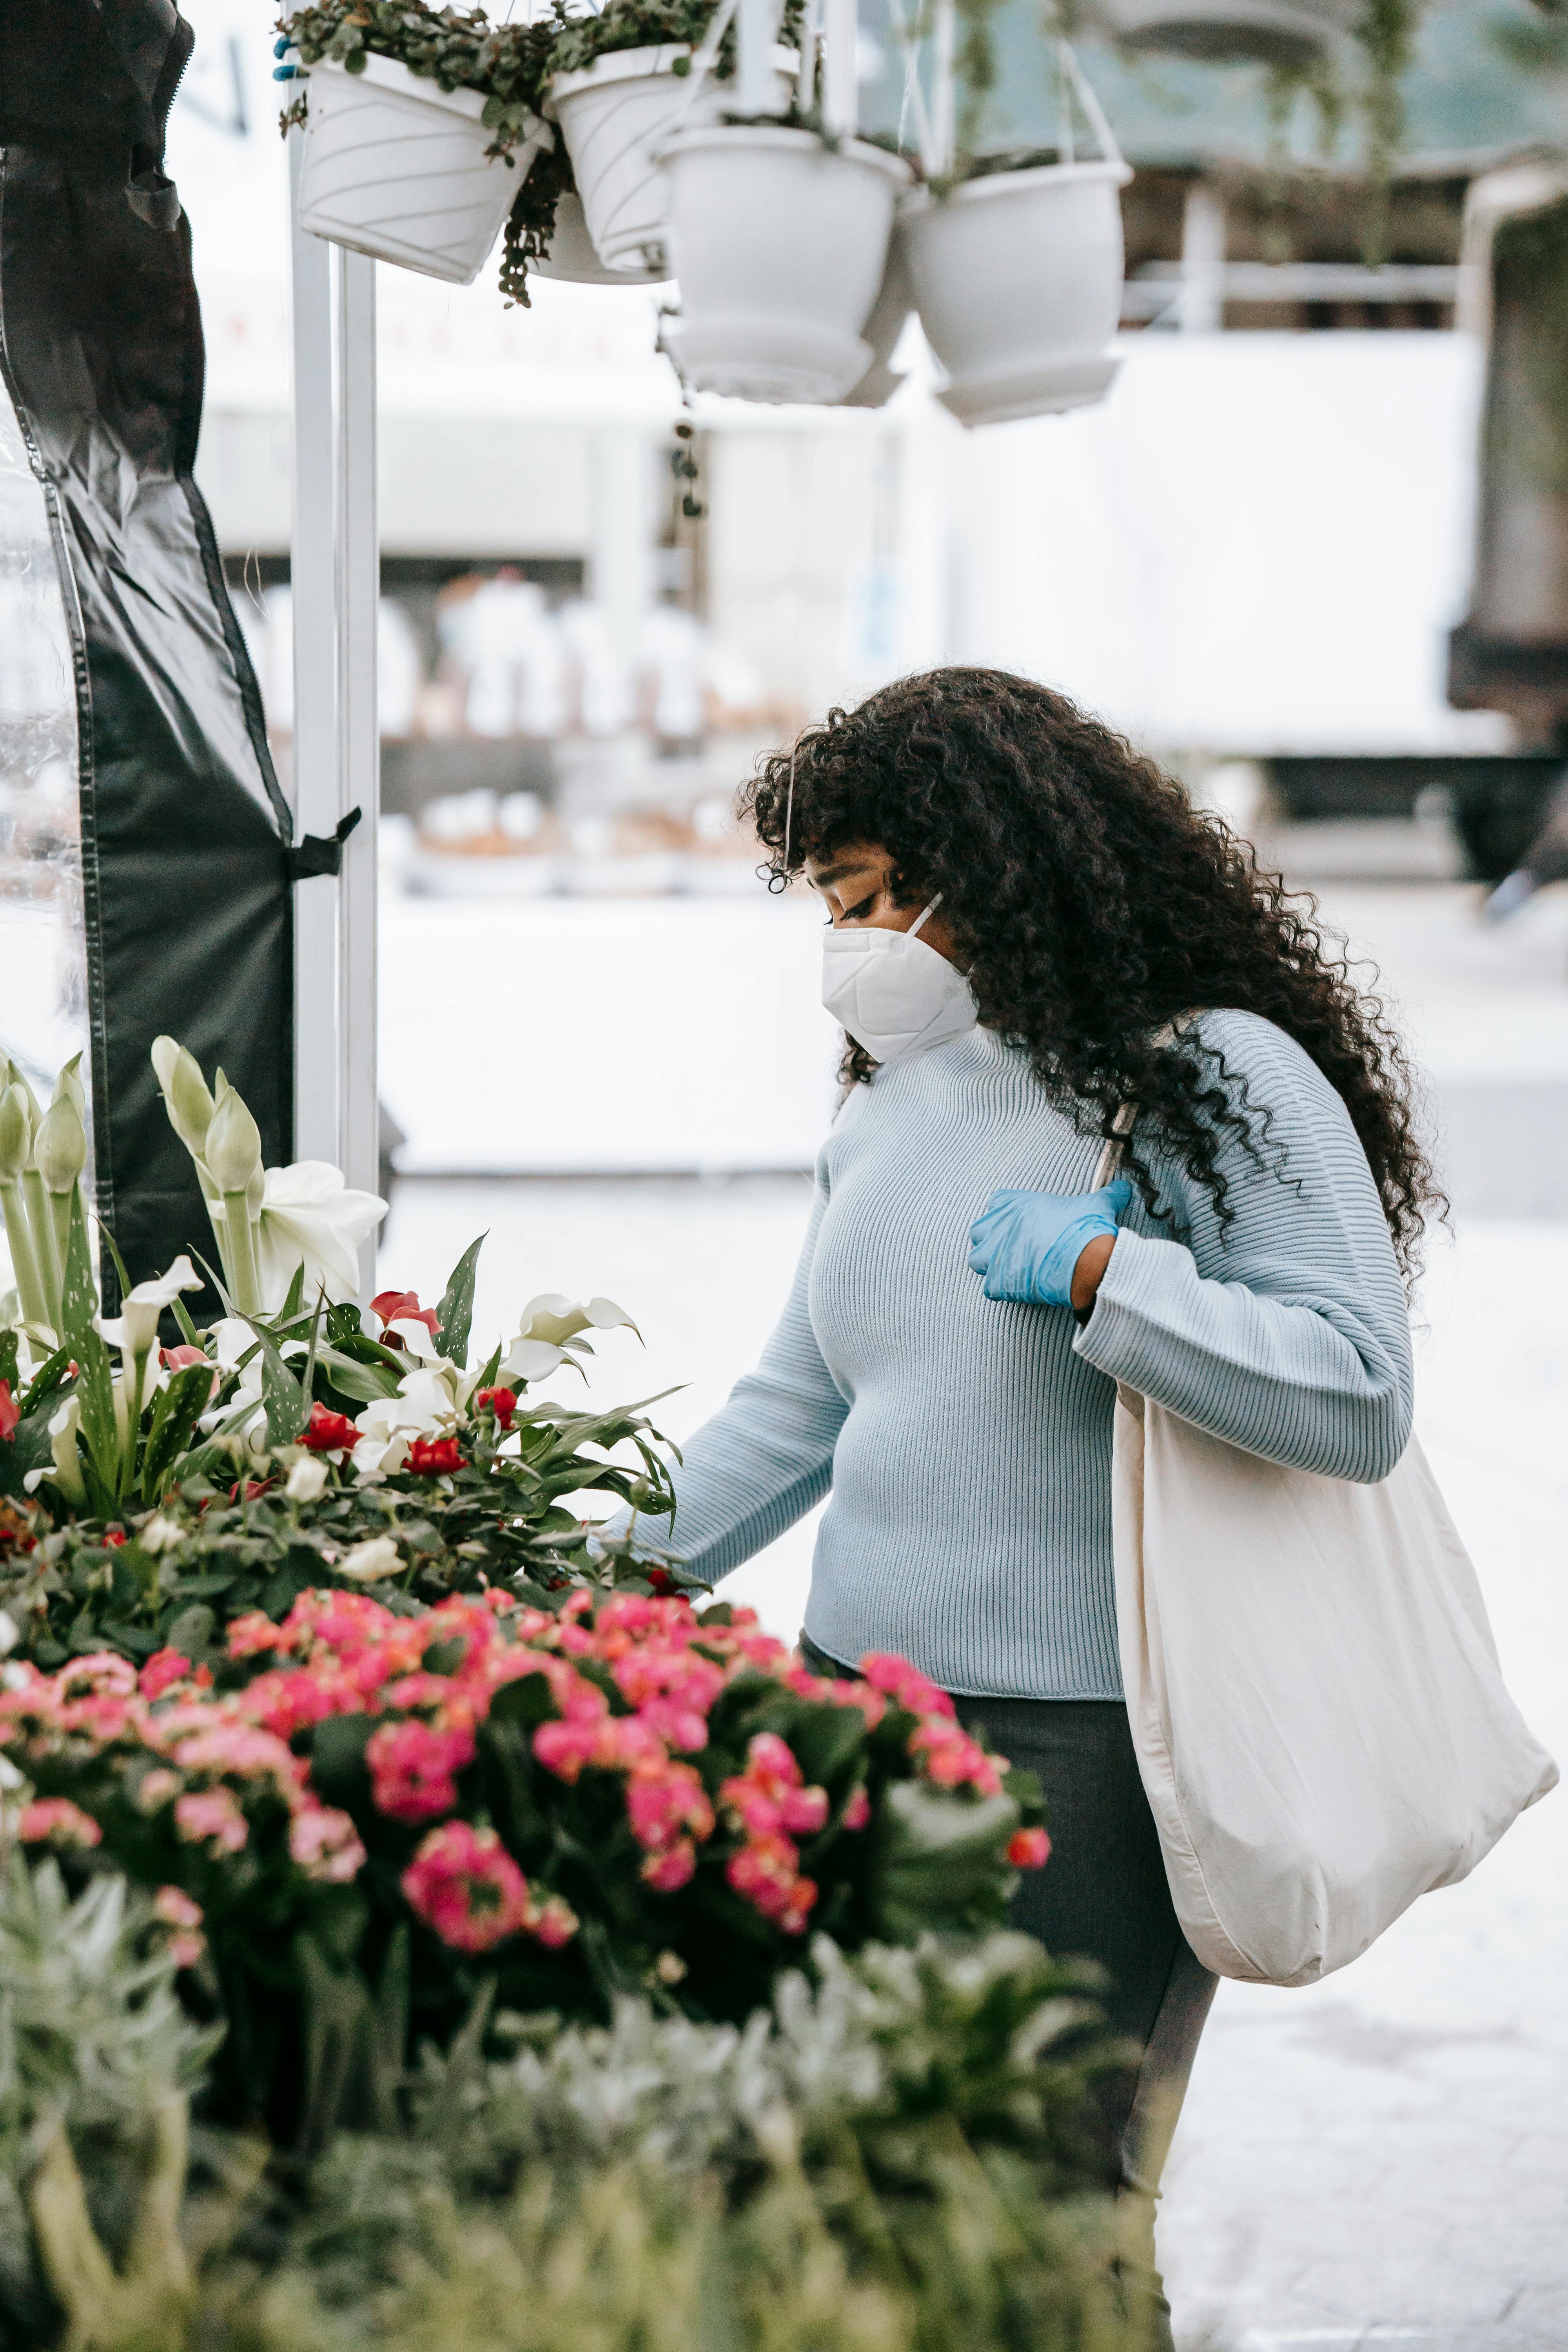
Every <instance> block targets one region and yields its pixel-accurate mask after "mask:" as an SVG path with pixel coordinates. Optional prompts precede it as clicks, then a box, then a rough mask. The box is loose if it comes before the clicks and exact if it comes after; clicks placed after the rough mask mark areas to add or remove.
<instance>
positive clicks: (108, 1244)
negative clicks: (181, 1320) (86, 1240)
mask: <svg viewBox="0 0 1568 2352" xmlns="http://www.w3.org/2000/svg"><path fill="white" fill-rule="evenodd" d="M77 1199H78V1201H80V1199H81V1194H80V1193H78V1194H77ZM98 1230H99V1232H100V1234H102V1236H103V1246H104V1248H105V1249H106V1250H107V1251H108V1252H109V1255H110V1260H111V1262H112V1264H113V1266H114V1271H115V1273H116V1274H117V1275H118V1276H119V1277H120V1296H121V1301H123V1299H124V1297H125V1294H126V1292H127V1291H128V1290H129V1289H130V1287H131V1276H129V1275H128V1274H127V1273H126V1271H125V1260H124V1259H123V1258H122V1257H121V1255H120V1252H119V1250H118V1248H117V1247H116V1246H115V1240H114V1235H113V1234H111V1233H110V1230H109V1227H108V1226H107V1225H106V1224H105V1223H103V1220H102V1219H101V1218H100V1220H99V1225H98Z"/></svg>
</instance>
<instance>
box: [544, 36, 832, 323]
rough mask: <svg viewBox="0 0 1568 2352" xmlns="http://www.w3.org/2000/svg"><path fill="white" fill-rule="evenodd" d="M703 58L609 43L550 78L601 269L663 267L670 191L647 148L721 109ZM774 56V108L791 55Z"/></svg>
mask: <svg viewBox="0 0 1568 2352" xmlns="http://www.w3.org/2000/svg"><path fill="white" fill-rule="evenodd" d="M726 21H727V20H726ZM715 46H716V45H715ZM707 62H708V61H707V59H706V58H704V57H702V55H701V54H700V53H699V54H698V56H697V58H696V60H695V62H694V58H693V52H692V50H691V48H690V47H689V45H688V44H687V43H685V42H666V43H665V44H664V45H663V46H662V47H658V48H647V49H612V50H611V51H610V52H609V53H608V54H607V55H606V56H605V57H601V58H595V60H594V62H593V64H592V65H591V66H584V68H582V70H581V71H580V72H577V73H563V74H556V75H555V76H554V78H553V79H552V82H551V85H550V111H551V112H552V114H553V115H554V116H555V117H556V119H557V121H559V122H560V125H561V135H562V137H563V139H564V140H565V142H566V149H567V152H568V153H569V154H570V156H571V158H572V172H573V176H574V179H575V180H576V183H577V193H578V194H579V195H580V196H581V197H582V200H583V213H584V218H585V220H586V222H587V225H588V234H589V236H591V237H592V239H593V241H594V246H595V250H596V251H597V253H598V256H599V259H600V260H601V261H602V262H603V263H604V264H605V268H607V269H614V270H630V271H635V272H638V273H641V274H643V275H645V276H646V275H647V272H648V271H650V270H651V271H652V272H653V274H654V275H655V276H659V277H662V276H666V275H668V272H667V271H666V269H665V268H664V261H663V248H664V231H665V220H666V216H667V214H668V203H669V192H668V185H667V184H666V181H665V177H664V174H663V173H661V172H660V170H659V169H658V164H657V163H655V162H654V151H655V149H656V148H658V147H659V146H660V145H662V143H663V142H664V141H665V140H667V139H668V137H669V136H670V135H671V133H672V132H673V131H678V130H681V129H684V128H685V127H687V126H688V125H696V124H703V123H710V122H716V121H718V119H719V117H720V115H721V113H723V111H724V110H725V108H726V106H727V105H728V104H729V102H730V96H729V94H728V93H727V92H726V90H725V88H724V85H723V83H722V82H716V81H715V80H714V79H713V77H712V75H711V74H710V73H709V72H708V71H707V69H706V68H707ZM799 63H800V60H799V58H797V57H796V56H795V53H794V51H793V50H790V49H774V51H773V67H774V75H773V83H774V89H773V110H775V111H777V112H779V113H781V114H782V113H783V112H784V110H785V108H786V107H787V106H788V104H789V100H790V91H791V87H792V84H793V81H794V77H795V71H796V69H797V68H798V66H799Z"/></svg>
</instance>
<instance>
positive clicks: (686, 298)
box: [660, 123, 913, 401]
mask: <svg viewBox="0 0 1568 2352" xmlns="http://www.w3.org/2000/svg"><path fill="white" fill-rule="evenodd" d="M660 160H661V161H662V163H663V164H664V168H665V170H666V171H667V173H668V175H669V230H668V243H669V259H670V266H671V268H672V269H673V271H674V273H675V276H676V277H677V278H678V279H679V282H680V309H681V316H680V323H679V327H678V328H676V329H674V330H673V331H672V332H671V341H672V343H673V345H674V350H675V356H676V358H677V361H678V362H679V367H680V371H681V373H682V374H683V375H684V376H685V377H686V379H687V381H688V382H689V383H690V384H691V385H692V386H693V387H694V388H695V389H696V390H697V391H699V392H722V393H730V394H733V395H735V396H736V397H738V398H740V399H742V400H770V401H784V400H805V401H838V400H842V399H843V397H844V394H846V393H847V392H848V391H850V390H851V389H852V387H853V386H854V385H855V384H856V383H858V382H859V380H860V378H861V377H862V376H863V375H864V374H865V373H866V370H867V367H868V364H869V362H870V361H871V357H872V352H871V347H870V345H869V344H868V342H866V341H864V340H863V338H862V334H861V329H862V328H863V327H864V326H865V324H866V320H867V318H868V314H869V312H870V310H871V306H872V304H873V303H874V302H875V300H876V299H877V289H878V288H879V285H880V284H881V280H882V270H883V266H884V264H885V262H886V260H887V255H888V242H889V236H891V233H892V226H893V206H894V204H895V202H896V200H897V198H898V194H899V192H900V189H901V188H906V187H907V186H908V185H909V184H910V180H911V178H912V177H913V174H912V173H911V172H910V167H909V165H908V164H907V163H904V162H903V161H902V159H901V158H900V157H899V156H897V155H889V154H887V153H886V152H884V151H883V150H882V149H881V148H880V147H871V146H868V145H866V144H864V143H863V142H861V141H859V140H846V141H844V142H843V143H842V144H841V145H840V146H838V147H837V149H833V148H828V147H825V146H824V145H823V143H822V142H821V140H820V139H819V138H818V137H817V136H816V132H815V131H786V130H784V129H783V128H778V129H774V128H773V127H772V126H770V125H762V124H754V123H746V124H738V125H735V126H733V127H730V128H714V129H711V130H703V131H678V132H677V134H676V136H675V137H674V138H673V139H672V140H670V142H668V145H667V146H666V147H665V148H663V149H662V150H661V157H660Z"/></svg>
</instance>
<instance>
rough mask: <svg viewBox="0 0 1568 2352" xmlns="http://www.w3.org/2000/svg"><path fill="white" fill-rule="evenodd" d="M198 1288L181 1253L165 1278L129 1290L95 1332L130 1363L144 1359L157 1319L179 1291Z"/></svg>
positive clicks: (197, 1280) (154, 1335)
mask: <svg viewBox="0 0 1568 2352" xmlns="http://www.w3.org/2000/svg"><path fill="white" fill-rule="evenodd" d="M201 1286H202V1278H201V1276H200V1275H199V1274H197V1273H196V1272H195V1269H194V1267H193V1266H192V1265H191V1261H190V1259H189V1258H188V1257H186V1256H185V1255H184V1252H183V1251H182V1253H181V1255H179V1256H178V1257H177V1258H176V1259H175V1260H174V1265H172V1266H171V1267H170V1268H169V1271H168V1273H167V1274H160V1275H157V1276H154V1278H153V1280H152V1281H151V1282H139V1283H138V1284H137V1285H136V1287H135V1289H134V1290H128V1291H127V1292H126V1294H125V1298H124V1301H123V1304H122V1305H121V1310H120V1313H119V1314H118V1315H114V1316H107V1317H106V1316H100V1318H99V1319H98V1328H99V1329H100V1332H101V1333H102V1334H103V1337H104V1338H105V1339H107V1340H108V1341H109V1343H110V1347H113V1348H118V1349H119V1350H120V1352H121V1355H122V1356H123V1357H124V1359H125V1360H126V1362H127V1363H130V1361H131V1360H132V1358H133V1357H135V1356H144V1355H146V1354H147V1353H148V1351H149V1349H151V1348H152V1347H153V1344H154V1342H155V1341H156V1339H157V1337H158V1318H159V1317H160V1316H161V1315H162V1314H163V1309H164V1308H165V1307H172V1306H173V1305H174V1301H175V1299H176V1298H177V1297H179V1295H180V1293H181V1291H182V1290H199V1289H200V1288H201ZM242 1328H243V1327H242Z"/></svg>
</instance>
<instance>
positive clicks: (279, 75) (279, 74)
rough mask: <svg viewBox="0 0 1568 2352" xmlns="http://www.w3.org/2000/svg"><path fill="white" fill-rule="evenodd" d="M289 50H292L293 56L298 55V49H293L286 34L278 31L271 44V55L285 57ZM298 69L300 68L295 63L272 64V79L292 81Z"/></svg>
mask: <svg viewBox="0 0 1568 2352" xmlns="http://www.w3.org/2000/svg"><path fill="white" fill-rule="evenodd" d="M291 50H293V53H294V55H295V56H298V55H299V52H298V50H296V49H294V44H293V42H292V41H291V40H290V39H289V36H288V34H287V33H279V36H278V38H277V39H276V40H275V41H274V42H273V44H272V54H273V56H274V57H275V58H286V57H288V56H289V52H290V51H291ZM299 70H300V68H299V67H298V66H297V65H287V66H274V67H273V68H272V79H273V80H274V81H292V80H293V79H295V77H296V75H297V74H298V73H299Z"/></svg>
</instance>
